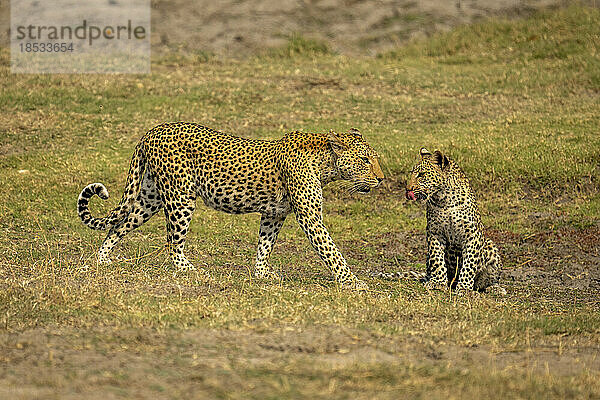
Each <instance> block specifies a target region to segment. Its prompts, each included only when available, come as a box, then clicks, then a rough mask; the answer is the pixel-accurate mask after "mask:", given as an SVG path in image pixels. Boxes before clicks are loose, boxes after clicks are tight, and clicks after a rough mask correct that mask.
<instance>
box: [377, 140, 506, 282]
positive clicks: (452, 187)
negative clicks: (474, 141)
mask: <svg viewBox="0 0 600 400" xmlns="http://www.w3.org/2000/svg"><path fill="white" fill-rule="evenodd" d="M420 155H421V161H420V162H419V163H418V164H417V165H415V166H414V167H413V169H412V172H411V176H410V179H409V181H408V184H407V186H406V198H407V199H409V200H417V199H418V200H423V201H425V203H426V207H427V271H426V273H425V274H420V273H415V272H408V273H407V272H402V273H400V274H399V275H400V277H402V278H413V279H419V280H422V281H424V282H426V285H427V287H429V288H440V287H448V286H450V287H453V288H456V289H457V290H459V291H467V290H476V291H479V292H486V291H496V292H497V293H500V294H503V293H505V292H506V291H505V290H504V289H503V288H501V287H500V286H498V280H499V274H500V255H499V253H498V249H497V248H496V246H495V245H494V243H493V242H492V241H491V240H490V239H488V238H486V237H485V236H484V233H483V224H482V223H481V216H480V214H479V210H478V208H477V201H476V199H475V194H474V193H473V190H472V189H471V185H470V184H469V180H468V179H467V177H466V175H465V174H464V172H463V171H462V170H461V169H460V168H459V166H458V165H457V164H456V163H455V162H454V161H452V160H451V159H449V158H448V157H446V156H445V155H444V154H442V153H441V152H439V151H436V152H435V153H433V154H431V153H430V152H429V151H428V150H427V149H425V148H422V149H421V151H420ZM383 275H384V276H386V275H388V277H389V274H383Z"/></svg>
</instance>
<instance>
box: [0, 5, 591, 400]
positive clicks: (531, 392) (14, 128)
mask: <svg viewBox="0 0 600 400" xmlns="http://www.w3.org/2000/svg"><path fill="white" fill-rule="evenodd" d="M598 22H600V12H599V11H598V10H596V9H591V8H584V7H571V8H568V9H563V10H557V11H553V12H548V13H541V14H536V15H534V16H532V17H531V18H529V19H527V20H524V21H502V20H497V21H496V20H494V21H489V22H485V23H481V24H477V25H472V26H465V27H460V28H457V29H456V30H454V31H452V32H449V33H445V34H440V35H436V36H434V37H433V38H430V39H428V40H427V41H424V42H416V43H412V44H410V45H408V46H406V47H404V48H400V49H398V50H396V51H394V52H390V53H386V54H382V55H380V56H379V57H376V58H349V57H346V56H343V55H337V54H333V53H332V52H331V51H330V50H329V48H328V46H327V45H326V44H324V43H319V42H314V41H312V40H310V39H305V38H302V37H300V36H293V37H291V38H290V40H289V43H288V45H286V46H285V47H283V48H282V49H278V50H274V51H273V52H269V53H268V54H263V55H260V56H257V57H254V58H252V59H248V60H244V61H239V60H228V59H219V58H217V57H216V56H213V55H207V54H204V53H202V54H177V53H174V54H169V55H162V56H159V57H158V58H156V59H154V60H153V65H152V71H153V72H152V74H151V75H89V76H80V75H11V74H10V72H9V68H8V64H9V63H8V60H9V53H8V50H7V49H2V50H0V59H1V60H2V63H1V64H2V67H0V82H1V83H2V86H3V90H2V92H1V93H0V109H1V111H2V112H1V113H0V187H1V188H2V190H0V233H1V234H0V348H1V349H2V350H0V382H2V384H0V387H3V388H2V389H0V397H3V396H5V397H19V396H20V397H22V398H29V397H36V396H37V397H40V396H41V397H50V398H52V397H54V398H61V397H66V396H68V395H71V396H73V393H80V394H81V393H84V394H90V393H110V394H112V395H113V396H115V397H123V398H127V397H136V396H138V397H147V398H156V397H160V396H165V397H191V396H190V395H191V394H194V393H195V395H196V396H202V395H204V396H207V397H216V398H282V397H284V398H298V397H306V398H314V397H315V396H316V395H315V393H321V394H320V396H321V397H325V396H327V397H333V398H372V397H373V393H378V396H379V397H380V398H398V397H417V398H419V397H427V398H430V397H433V398H448V397H449V396H455V397H482V396H486V397H492V398H505V397H509V398H550V397H554V398H565V397H579V398H586V397H594V396H598V395H600V387H598V382H599V380H598V370H599V369H600V368H599V367H598V363H597V361H595V360H596V358H595V357H596V355H597V348H598V342H599V340H600V317H599V314H598V302H597V292H596V291H595V290H597V285H596V286H593V283H592V286H589V287H587V289H586V288H580V289H578V288H574V287H570V286H564V287H563V285H562V284H560V283H558V284H557V283H556V282H570V281H569V279H571V278H568V277H567V275H576V274H577V273H581V271H579V270H576V269H575V267H573V265H576V266H578V265H583V267H582V268H583V271H584V273H585V272H586V271H587V273H588V274H593V272H594V268H597V263H596V264H589V263H590V262H591V261H589V260H592V258H590V257H588V255H590V254H591V255H594V254H596V253H597V248H598V245H599V243H600V240H599V239H598V234H597V233H598V226H599V225H598V224H599V220H600V212H599V210H600V195H599V191H598V182H599V178H600V164H599V163H598V160H599V159H600V135H598V134H597V133H598V126H600V123H599V122H600V121H599V120H600V114H599V113H598V110H599V109H600V101H599V99H600V97H599V91H600V81H599V76H600V75H598V71H599V68H600V60H599V54H598V43H600V24H599V23H598ZM174 120H186V121H196V122H200V123H203V124H205V125H208V126H211V127H214V128H217V129H222V130H225V131H228V132H232V133H236V134H239V135H242V136H245V137H254V138H277V137H280V136H281V135H282V134H283V133H285V132H287V131H291V130H296V129H301V130H307V131H328V130H329V129H336V130H346V129H348V128H350V127H357V128H359V129H361V131H362V132H363V134H364V136H365V137H366V138H367V140H368V141H369V142H370V143H371V144H372V145H373V146H374V147H375V148H376V149H377V150H378V151H379V152H380V153H381V154H382V160H381V162H382V166H383V168H384V172H385V173H386V175H387V178H388V179H387V181H386V183H385V185H384V187H383V188H382V189H381V190H379V191H378V192H376V193H374V194H372V195H369V196H364V197H358V196H350V195H347V194H345V193H343V192H341V191H340V190H339V189H336V188H335V187H334V188H329V189H327V190H326V191H325V198H326V202H325V206H324V213H325V222H326V225H327V226H328V228H329V230H330V232H331V234H332V236H333V238H334V240H335V241H336V243H337V244H338V246H339V247H340V248H341V250H342V252H343V253H344V255H345V256H346V258H347V260H348V263H349V264H350V265H351V267H352V268H353V269H354V270H355V271H356V272H357V274H358V275H360V276H361V277H365V279H366V281H367V282H368V283H369V285H370V287H371V290H370V291H368V292H364V293H354V292H351V291H343V290H338V289H337V288H336V287H335V285H334V283H333V282H332V279H331V277H330V274H329V273H328V272H327V271H325V269H324V267H323V266H322V264H321V262H320V261H319V260H318V258H317V256H316V255H315V254H314V251H313V250H312V249H311V248H310V247H309V245H308V242H307V240H306V238H305V237H304V234H303V233H302V232H301V231H300V229H299V228H298V227H297V225H296V223H295V221H294V219H293V217H290V218H289V219H288V221H287V222H286V225H285V226H284V229H283V231H282V233H281V235H280V238H279V241H278V244H277V245H276V247H275V250H274V253H273V256H272V260H271V264H272V266H273V267H274V268H275V269H277V270H280V271H281V272H282V273H283V274H284V276H285V280H284V281H283V282H282V283H280V284H269V283H265V282H257V281H255V280H253V279H252V278H251V274H250V271H251V267H252V262H253V257H254V251H255V242H256V232H257V229H258V216H257V215H243V216H230V215H226V214H223V213H218V212H216V211H213V210H209V209H207V208H206V207H203V206H200V207H198V210H197V212H196V214H195V216H194V220H193V221H192V225H191V231H190V234H189V235H188V244H187V253H188V255H189V258H190V259H191V260H192V261H193V262H194V263H195V264H196V265H197V266H203V265H204V266H206V269H207V270H208V271H209V272H210V273H211V275H212V277H211V278H210V279H208V280H204V279H203V278H202V277H201V275H200V274H195V273H184V274H182V273H177V272H175V271H174V270H173V269H172V267H171V265H170V264H169V262H168V260H167V257H166V255H165V251H164V250H163V243H164V241H165V240H164V236H165V233H164V221H163V219H162V215H159V216H156V217H155V218H154V219H152V220H151V221H150V222H149V223H148V224H146V225H145V226H144V227H143V228H141V229H139V230H138V231H136V232H134V233H132V234H130V235H129V236H128V237H127V238H126V239H124V240H123V242H122V243H121V244H120V245H119V247H118V248H117V250H116V253H117V255H120V256H122V257H124V258H126V259H127V260H124V261H119V262H116V263H115V264H114V265H112V266H110V267H105V266H102V267H98V266H96V265H95V264H94V262H93V261H94V254H95V251H96V250H97V248H98V246H99V245H100V243H101V240H102V234H100V233H98V232H94V231H91V230H89V229H88V228H86V227H85V226H83V225H82V224H81V222H80V221H79V219H78V218H77V214H76V208H75V206H76V198H77V195H78V194H79V191H80V190H81V189H82V188H83V187H84V186H85V185H86V184H88V183H91V182H96V181H100V182H103V183H104V184H105V185H106V186H107V187H108V189H109V191H110V193H111V199H110V200H109V201H107V202H101V201H98V200H97V199H95V200H94V201H93V202H92V205H91V208H92V212H93V213H94V214H95V215H100V214H103V213H106V212H107V211H108V210H109V209H110V208H111V207H112V206H114V205H115V204H116V202H117V199H118V198H119V197H120V194H121V190H122V186H123V184H124V181H125V177H126V172H127V165H128V162H129V158H130V157H131V154H132V151H133V148H134V146H135V143H136V142H137V140H138V139H139V138H140V137H141V136H142V135H143V133H144V132H145V131H147V130H148V129H150V128H151V127H153V126H154V125H156V124H158V123H162V122H166V121H174ZM422 146H426V147H428V148H429V149H430V150H434V149H441V150H443V151H445V152H446V153H447V154H448V155H450V156H451V157H452V158H454V159H455V160H457V161H458V163H459V164H460V165H461V166H462V168H463V169H464V170H465V171H466V172H467V174H468V176H469V177H470V179H471V182H472V184H473V187H474V189H475V191H476V192H477V193H478V196H479V198H480V203H481V204H480V205H481V207H480V208H481V210H482V214H483V219H484V223H485V225H486V227H487V228H489V230H490V232H492V233H493V234H494V235H495V236H494V237H495V238H496V239H497V241H498V242H499V245H500V247H501V250H502V252H503V259H504V266H505V271H506V272H507V273H512V272H515V271H516V272H519V271H524V272H527V271H528V268H534V269H535V271H538V272H539V273H541V274H546V275H543V276H548V277H549V278H548V280H547V281H544V282H546V283H545V284H543V285H542V284H539V282H540V281H539V280H538V281H535V282H537V283H530V282H529V281H528V280H527V278H525V279H524V280H523V281H517V282H514V283H513V282H511V281H506V282H505V285H506V286H507V288H508V289H509V294H508V296H507V297H506V298H494V297H491V296H483V297H475V298H466V299H457V298H455V297H454V296H453V295H451V294H447V293H446V294H445V293H433V294H430V293H427V292H426V291H425V290H424V289H423V288H422V287H421V286H420V285H419V284H416V283H405V282H389V281H383V280H377V279H373V278H369V277H368V276H369V273H370V272H372V271H381V270H388V271H393V270H399V269H406V268H423V262H424V257H425V250H424V246H425V243H424V235H423V232H424V230H425V218H424V211H423V209H422V208H421V207H420V206H418V205H415V204H409V203H407V202H405V201H404V199H403V189H402V186H403V184H404V181H405V179H406V176H407V174H408V172H409V170H410V168H411V166H412V164H413V163H414V162H415V161H416V160H417V158H418V150H419V148H420V147H422ZM538 238H540V239H538ZM586 257H588V258H586ZM586 262H587V263H588V264H585V263H586ZM578 271H579V272H578ZM563 273H564V274H566V275H563ZM536 276H537V275H533V277H534V278H532V279H538V278H536ZM552 279H555V280H552ZM561 279H562V281H561ZM589 279H591V278H589ZM591 282H593V281H591ZM595 349H596V350H595ZM86 357H88V358H89V359H90V360H94V361H92V362H86V361H85V360H86V359H87V358H86ZM111 360H114V361H111ZM576 360H579V361H576ZM482 363H483V364H482ZM482 365H485V366H489V368H484V369H482V368H481V366H482ZM145 382H148V384H147V385H146V384H145ZM317 397H318V396H317Z"/></svg>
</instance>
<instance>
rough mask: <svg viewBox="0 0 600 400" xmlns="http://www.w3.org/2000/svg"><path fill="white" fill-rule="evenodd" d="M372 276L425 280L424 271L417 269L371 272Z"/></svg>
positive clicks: (388, 278) (389, 278) (390, 278)
mask: <svg viewBox="0 0 600 400" xmlns="http://www.w3.org/2000/svg"><path fill="white" fill-rule="evenodd" d="M371 276H372V277H374V278H380V279H387V280H409V281H419V282H426V281H427V273H426V272H417V271H397V272H374V273H372V274H371Z"/></svg>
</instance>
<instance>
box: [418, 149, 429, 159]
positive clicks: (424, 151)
mask: <svg viewBox="0 0 600 400" xmlns="http://www.w3.org/2000/svg"><path fill="white" fill-rule="evenodd" d="M419 154H420V155H421V158H428V157H431V152H429V150H427V149H426V148H425V147H421V150H420V151H419Z"/></svg>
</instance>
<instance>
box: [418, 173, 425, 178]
mask: <svg viewBox="0 0 600 400" xmlns="http://www.w3.org/2000/svg"><path fill="white" fill-rule="evenodd" d="M424 175H425V174H424V173H422V172H419V173H418V174H417V178H422V177H423V176H424Z"/></svg>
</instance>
